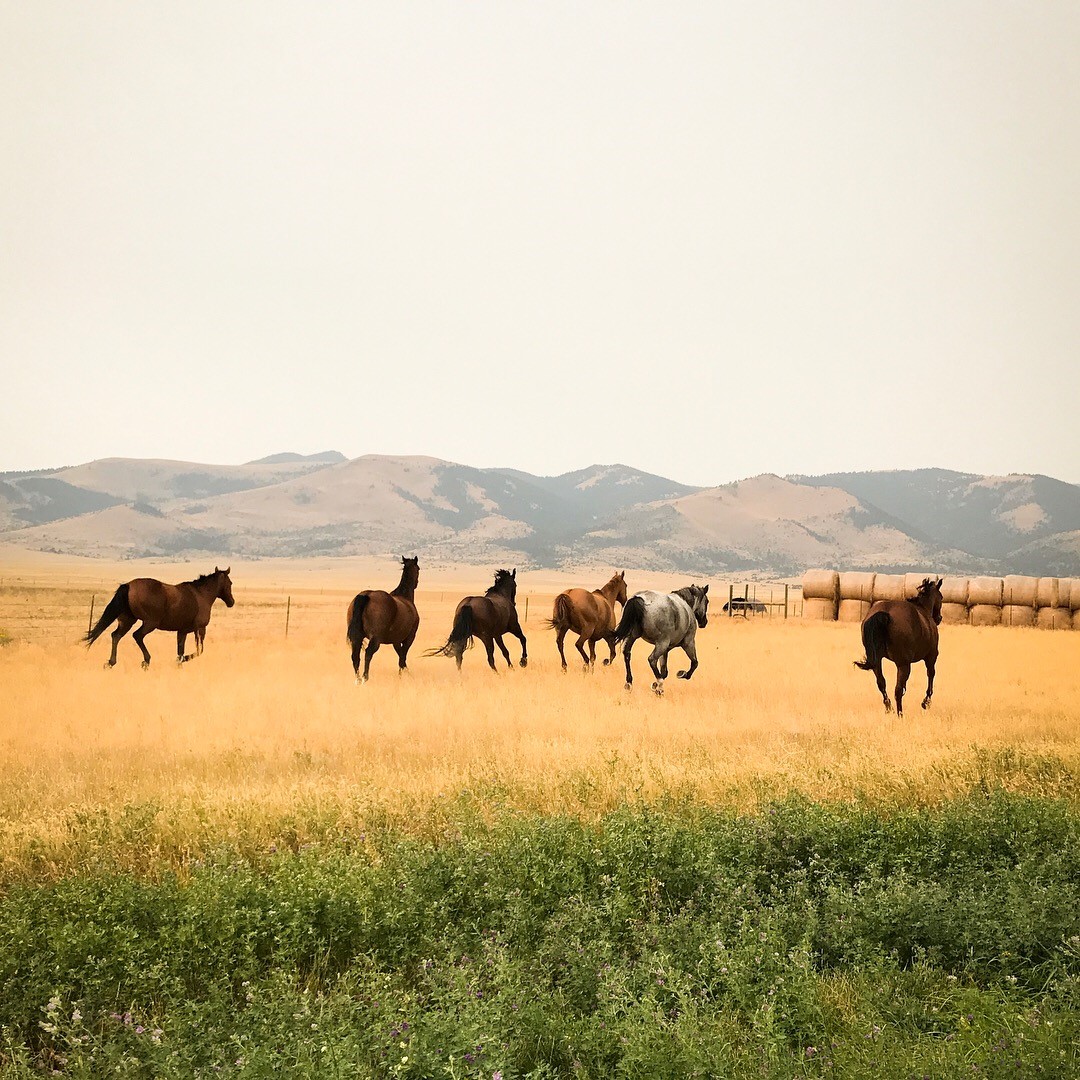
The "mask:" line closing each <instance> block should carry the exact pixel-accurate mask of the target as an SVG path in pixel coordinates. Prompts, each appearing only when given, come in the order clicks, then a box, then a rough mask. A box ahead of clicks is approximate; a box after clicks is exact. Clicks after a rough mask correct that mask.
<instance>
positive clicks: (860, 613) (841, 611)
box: [837, 599, 870, 622]
mask: <svg viewBox="0 0 1080 1080" xmlns="http://www.w3.org/2000/svg"><path fill="white" fill-rule="evenodd" d="M869 610H870V601H869V600H847V599H845V600H841V601H840V606H839V608H837V618H838V619H839V620H840V622H862V621H863V619H865V618H866V615H867V612H869Z"/></svg>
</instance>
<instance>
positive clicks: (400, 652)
mask: <svg viewBox="0 0 1080 1080" xmlns="http://www.w3.org/2000/svg"><path fill="white" fill-rule="evenodd" d="M415 639H416V635H415V634H413V636H412V637H411V638H409V639H408V640H407V641H404V642H402V643H401V644H400V645H395V646H394V651H395V652H396V653H397V659H398V665H397V669H398V674H399V675H400V674H401V673H402V672H403V671H408V670H409V669H408V668H407V667H406V666H405V662H406V660H408V657H409V649H410V648H411V647H412V643H413V641H414V640H415Z"/></svg>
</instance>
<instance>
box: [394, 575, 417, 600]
mask: <svg viewBox="0 0 1080 1080" xmlns="http://www.w3.org/2000/svg"><path fill="white" fill-rule="evenodd" d="M390 595H391V596H400V597H401V598H402V600H412V598H413V597H414V596H415V595H416V585H415V584H413V583H411V582H409V581H407V580H406V578H405V575H404V574H402V575H401V580H400V581H399V582H398V587H397V588H396V589H395V590H394V591H393V592H392V593H391V594H390Z"/></svg>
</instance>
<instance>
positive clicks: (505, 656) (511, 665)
mask: <svg viewBox="0 0 1080 1080" xmlns="http://www.w3.org/2000/svg"><path fill="white" fill-rule="evenodd" d="M495 644H496V645H498V646H499V652H501V653H502V654H503V659H504V660H505V661H506V666H507V667H508V668H510V670H511V671H513V669H514V661H513V660H511V659H510V650H509V649H508V648H507V647H506V643H505V642H504V641H503V639H502V634H499V635H498V637H496V638H495Z"/></svg>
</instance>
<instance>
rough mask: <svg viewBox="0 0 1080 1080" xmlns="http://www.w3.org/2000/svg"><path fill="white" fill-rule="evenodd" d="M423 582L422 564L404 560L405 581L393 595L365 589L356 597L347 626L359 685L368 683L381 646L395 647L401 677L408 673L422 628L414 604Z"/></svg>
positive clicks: (416, 560)
mask: <svg viewBox="0 0 1080 1080" xmlns="http://www.w3.org/2000/svg"><path fill="white" fill-rule="evenodd" d="M419 580H420V560H419V559H418V558H415V557H414V558H411V559H406V558H405V557H404V556H402V559H401V580H400V581H399V582H398V586H397V588H396V589H395V590H394V591H393V592H392V593H388V592H383V591H382V590H381V589H365V590H364V591H363V592H361V593H357V594H356V596H354V597H353V599H352V602H351V603H350V604H349V610H348V612H347V614H346V616H345V622H346V626H347V627H348V630H347V636H348V640H349V645H350V646H351V647H352V666H353V674H354V675H355V676H356V682H357V685H359V684H360V683H361V682H367V680H368V669H369V668H370V667H371V658H372V657H373V656H374V655H375V654H376V653H377V652H378V651H379V646H380V645H393V646H394V651H395V652H396V653H397V655H398V674H399V675H400V674H401V672H403V671H406V670H408V669H407V668H406V667H405V660H406V658H407V657H408V655H409V647H410V646H411V645H412V643H413V641H414V640H415V639H416V630H417V627H419V625H420V613H419V612H418V611H417V610H416V604H415V602H414V601H413V596H415V595H416V583H417V582H418V581H419ZM365 638H366V639H367V643H368V646H367V649H365V650H364V674H363V675H361V674H360V651H361V649H363V648H364V639H365Z"/></svg>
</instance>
